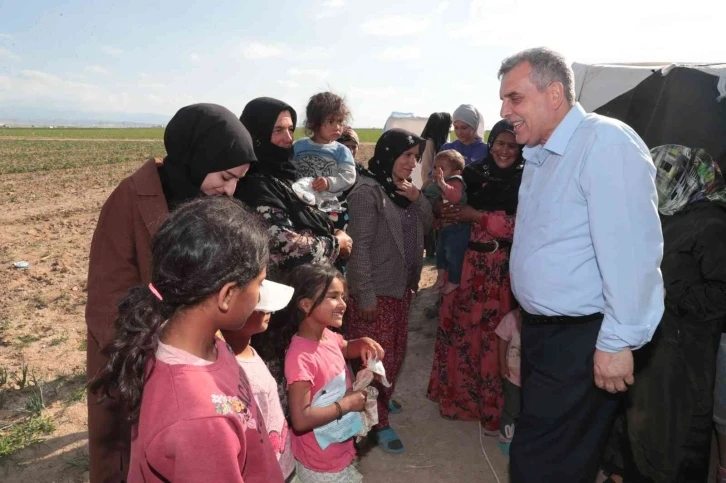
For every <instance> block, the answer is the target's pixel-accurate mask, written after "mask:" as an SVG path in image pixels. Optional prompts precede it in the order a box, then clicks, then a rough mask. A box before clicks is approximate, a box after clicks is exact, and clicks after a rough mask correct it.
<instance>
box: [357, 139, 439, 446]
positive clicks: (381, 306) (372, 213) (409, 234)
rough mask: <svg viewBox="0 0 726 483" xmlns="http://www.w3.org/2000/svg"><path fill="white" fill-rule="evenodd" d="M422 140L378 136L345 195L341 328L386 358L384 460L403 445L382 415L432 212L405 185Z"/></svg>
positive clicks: (390, 406)
mask: <svg viewBox="0 0 726 483" xmlns="http://www.w3.org/2000/svg"><path fill="white" fill-rule="evenodd" d="M424 143H425V141H424V140H423V139H422V138H420V137H419V136H417V135H415V134H412V133H410V132H408V131H404V130H403V129H391V130H389V131H386V132H385V133H383V135H382V136H381V138H380V139H379V140H378V142H377V143H376V149H375V152H374V155H373V158H372V159H371V160H370V161H369V162H368V168H367V169H363V170H361V176H359V178H358V181H357V183H356V185H355V187H354V188H353V191H351V192H350V194H349V195H348V209H349V210H350V223H349V225H348V228H349V233H350V236H351V237H352V238H353V239H354V240H355V249H354V250H353V254H352V255H351V258H350V261H349V262H348V271H347V275H348V283H349V287H350V301H349V304H348V311H347V312H346V317H347V320H346V323H345V325H344V328H345V330H346V331H347V335H348V338H359V337H373V338H375V340H376V341H378V342H379V343H380V344H381V346H383V349H384V350H385V352H386V357H385V359H384V360H383V365H384V367H385V369H386V376H387V378H388V381H389V382H391V384H393V385H392V386H391V387H390V388H384V387H379V390H380V395H379V397H378V421H379V424H378V426H377V427H376V428H375V429H376V430H377V431H376V436H377V439H378V444H379V446H381V448H382V449H383V450H384V451H387V452H389V453H401V452H403V443H401V440H400V439H399V437H398V435H397V434H396V432H395V431H394V430H393V429H391V428H390V427H389V425H388V413H389V411H391V410H393V411H394V412H398V411H400V410H401V407H400V405H398V404H397V403H395V402H394V401H392V400H391V395H392V394H393V390H394V389H395V384H396V379H397V377H398V372H399V371H400V370H401V366H402V365H403V356H404V354H405V351H406V343H407V340H408V309H409V305H410V303H411V297H412V295H413V293H414V292H415V291H416V290H418V282H419V278H420V277H421V268H422V267H423V239H424V234H425V233H427V232H428V230H429V228H430V227H431V221H432V217H433V215H432V213H431V205H430V204H429V202H428V200H427V199H426V197H425V196H422V195H421V192H420V191H419V189H418V188H416V186H415V185H414V184H413V183H412V182H411V178H410V177H411V173H413V170H414V169H415V168H416V163H417V161H418V160H419V158H420V156H421V150H422V148H423V145H424Z"/></svg>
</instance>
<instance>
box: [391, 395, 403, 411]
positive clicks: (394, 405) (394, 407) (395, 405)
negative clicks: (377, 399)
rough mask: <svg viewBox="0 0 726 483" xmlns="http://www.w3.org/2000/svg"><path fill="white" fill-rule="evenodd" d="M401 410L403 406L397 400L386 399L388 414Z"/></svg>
mask: <svg viewBox="0 0 726 483" xmlns="http://www.w3.org/2000/svg"><path fill="white" fill-rule="evenodd" d="M401 411H403V406H401V404H400V403H399V402H398V401H395V400H393V399H391V400H390V401H388V412H389V413H390V414H398V413H400V412H401Z"/></svg>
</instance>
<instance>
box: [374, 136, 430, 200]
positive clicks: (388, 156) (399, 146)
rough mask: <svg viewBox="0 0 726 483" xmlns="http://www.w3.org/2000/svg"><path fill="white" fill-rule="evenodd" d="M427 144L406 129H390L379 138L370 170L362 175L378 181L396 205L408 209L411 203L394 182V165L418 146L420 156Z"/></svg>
mask: <svg viewBox="0 0 726 483" xmlns="http://www.w3.org/2000/svg"><path fill="white" fill-rule="evenodd" d="M425 144H426V140H425V139H423V138H422V137H420V136H417V135H416V134H413V133H411V132H408V131H406V130H404V129H398V128H394V129H389V130H388V131H386V132H384V133H383V134H382V135H381V137H380V138H378V142H377V143H376V149H375V151H374V152H373V157H372V158H371V160H370V161H368V169H365V168H364V169H362V170H361V174H362V175H363V176H368V177H370V178H373V179H375V180H376V181H378V184H380V185H381V188H383V191H385V192H386V194H387V195H388V197H389V198H391V199H392V200H393V202H394V203H396V204H397V205H398V206H400V207H401V208H408V205H410V204H411V201H410V200H409V199H408V198H405V197H403V196H401V195H399V194H398V193H397V191H398V187H397V186H396V184H395V183H394V182H393V163H395V162H396V160H397V159H398V158H399V157H400V156H401V155H402V154H403V153H405V152H406V151H408V150H409V149H411V148H413V147H415V146H418V148H419V155H420V154H421V150H423V148H424V145H425ZM409 181H411V180H410V179H409Z"/></svg>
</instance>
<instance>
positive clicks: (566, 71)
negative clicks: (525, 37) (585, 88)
mask: <svg viewBox="0 0 726 483" xmlns="http://www.w3.org/2000/svg"><path fill="white" fill-rule="evenodd" d="M523 62H529V64H530V65H531V66H532V72H531V73H530V74H529V80H530V81H531V82H532V84H534V85H535V87H537V90H538V91H540V92H542V91H544V90H545V89H547V86H549V85H550V84H551V83H553V82H561V83H562V85H563V86H564V88H565V99H566V100H567V102H568V103H569V104H570V105H574V104H575V74H574V72H572V67H570V65H569V64H568V63H567V61H566V60H565V57H564V56H563V55H562V54H559V53H557V52H555V51H554V50H550V49H548V48H546V47H537V48H534V49H527V50H523V51H521V52H519V53H517V54H514V55H512V56H511V57H507V58H506V59H504V60H503V61H502V66H501V67H500V68H499V74H498V77H499V79H501V78H502V77H504V76H505V75H506V74H507V73H508V72H509V71H510V70H512V69H514V68H515V67H517V66H518V65H519V64H521V63H523Z"/></svg>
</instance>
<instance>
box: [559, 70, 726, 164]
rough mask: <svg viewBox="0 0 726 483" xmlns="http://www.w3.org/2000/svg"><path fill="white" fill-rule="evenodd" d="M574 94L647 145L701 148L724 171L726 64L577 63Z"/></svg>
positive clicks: (725, 153)
mask: <svg viewBox="0 0 726 483" xmlns="http://www.w3.org/2000/svg"><path fill="white" fill-rule="evenodd" d="M572 68H573V70H574V71H575V95H576V99H577V101H578V102H580V104H582V107H583V108H584V109H585V110H586V111H588V112H596V113H598V114H602V115H605V116H609V117H613V118H615V119H619V120H621V121H623V122H624V123H626V124H628V125H629V126H630V127H632V128H633V129H634V130H635V131H636V132H637V133H638V134H639V135H640V137H642V138H643V140H644V141H645V143H646V144H647V145H648V147H649V148H653V147H655V146H660V145H663V144H682V145H684V146H689V147H693V148H703V149H705V150H706V151H708V153H709V154H711V156H713V157H714V159H716V160H717V161H718V163H719V165H720V166H721V170H722V171H726V64H699V65H696V64H629V65H622V64H593V65H586V64H578V63H574V64H573V65H572Z"/></svg>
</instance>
